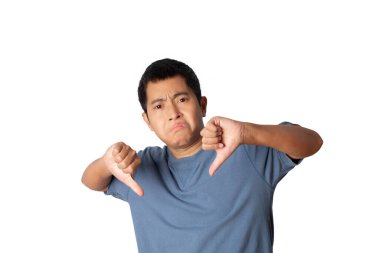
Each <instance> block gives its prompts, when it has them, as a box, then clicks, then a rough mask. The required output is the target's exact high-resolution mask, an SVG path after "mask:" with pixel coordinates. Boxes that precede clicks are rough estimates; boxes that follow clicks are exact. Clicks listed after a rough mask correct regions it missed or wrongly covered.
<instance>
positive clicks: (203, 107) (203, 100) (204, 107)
mask: <svg viewBox="0 0 380 253" xmlns="http://www.w3.org/2000/svg"><path fill="white" fill-rule="evenodd" d="M201 111H202V117H206V111H207V98H206V97H205V96H203V97H201Z"/></svg>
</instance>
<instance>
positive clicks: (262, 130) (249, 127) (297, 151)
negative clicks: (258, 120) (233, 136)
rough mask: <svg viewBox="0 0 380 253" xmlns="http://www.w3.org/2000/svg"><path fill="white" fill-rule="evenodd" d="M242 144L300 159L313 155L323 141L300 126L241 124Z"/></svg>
mask: <svg viewBox="0 0 380 253" xmlns="http://www.w3.org/2000/svg"><path fill="white" fill-rule="evenodd" d="M243 143H244V144H255V145H261V146H268V147H271V148H274V149H277V150H279V151H281V152H284V153H286V154H287V155H288V156H290V157H291V158H293V159H302V158H304V157H307V156H311V155H313V154H315V153H316V152H317V151H318V150H319V149H320V148H321V146H322V144H323V140H322V138H321V137H320V136H319V134H318V133H317V132H315V131H313V130H311V129H307V128H304V127H301V126H296V125H258V124H253V123H243Z"/></svg>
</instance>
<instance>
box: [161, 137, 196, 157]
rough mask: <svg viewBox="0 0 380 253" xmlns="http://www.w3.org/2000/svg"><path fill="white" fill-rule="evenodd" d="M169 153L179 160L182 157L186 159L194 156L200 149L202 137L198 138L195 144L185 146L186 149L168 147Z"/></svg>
mask: <svg viewBox="0 0 380 253" xmlns="http://www.w3.org/2000/svg"><path fill="white" fill-rule="evenodd" d="M168 148H169V150H170V152H171V153H172V155H173V156H174V157H175V158H177V159H179V158H183V157H188V156H192V155H194V154H196V153H197V152H198V151H199V150H201V148H202V137H201V136H200V138H198V139H197V140H196V141H195V142H193V143H192V144H190V145H188V146H186V147H169V146H168Z"/></svg>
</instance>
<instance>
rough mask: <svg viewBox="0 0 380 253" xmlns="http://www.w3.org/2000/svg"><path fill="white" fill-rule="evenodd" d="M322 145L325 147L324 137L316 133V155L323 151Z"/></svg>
mask: <svg viewBox="0 0 380 253" xmlns="http://www.w3.org/2000/svg"><path fill="white" fill-rule="evenodd" d="M322 145H323V139H322V137H321V136H320V135H319V134H318V133H317V132H315V144H314V149H315V151H314V154H315V153H317V152H318V151H319V150H320V149H321V147H322Z"/></svg>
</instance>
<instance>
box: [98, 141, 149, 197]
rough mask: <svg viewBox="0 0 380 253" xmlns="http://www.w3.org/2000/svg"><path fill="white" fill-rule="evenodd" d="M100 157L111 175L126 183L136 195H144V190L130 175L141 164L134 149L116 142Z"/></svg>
mask: <svg viewBox="0 0 380 253" xmlns="http://www.w3.org/2000/svg"><path fill="white" fill-rule="evenodd" d="M102 158H103V161H104V162H105V164H106V167H107V169H108V170H109V171H110V172H111V173H112V175H114V176H115V177H116V178H117V179H119V180H120V181H121V182H123V183H124V184H126V185H127V186H128V187H129V188H131V189H132V191H134V192H135V193H136V194H137V195H139V196H143V195H144V190H143V189H142V188H141V186H140V185H139V184H138V183H136V181H135V180H134V179H133V177H132V176H133V173H135V171H136V169H137V168H138V166H139V165H140V164H141V159H140V158H139V157H138V156H137V155H136V151H135V150H133V149H132V148H131V147H129V146H128V145H126V144H125V143H123V142H118V143H115V144H114V145H112V146H111V147H109V148H108V149H107V151H106V153H105V154H104V155H103V157H102Z"/></svg>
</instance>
